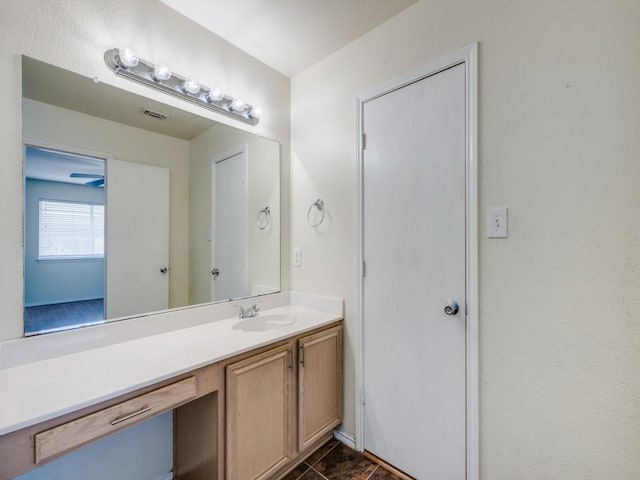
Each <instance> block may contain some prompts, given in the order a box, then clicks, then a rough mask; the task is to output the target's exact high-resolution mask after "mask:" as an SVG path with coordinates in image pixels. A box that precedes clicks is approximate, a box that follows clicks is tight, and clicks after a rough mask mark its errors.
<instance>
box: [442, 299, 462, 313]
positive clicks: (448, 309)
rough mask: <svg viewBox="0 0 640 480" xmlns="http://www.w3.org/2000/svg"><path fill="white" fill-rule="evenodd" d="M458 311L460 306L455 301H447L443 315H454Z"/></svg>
mask: <svg viewBox="0 0 640 480" xmlns="http://www.w3.org/2000/svg"><path fill="white" fill-rule="evenodd" d="M458 310H460V305H458V302H456V301H455V300H449V301H448V302H447V303H446V305H445V306H444V313H446V314H447V315H455V314H456V313H458Z"/></svg>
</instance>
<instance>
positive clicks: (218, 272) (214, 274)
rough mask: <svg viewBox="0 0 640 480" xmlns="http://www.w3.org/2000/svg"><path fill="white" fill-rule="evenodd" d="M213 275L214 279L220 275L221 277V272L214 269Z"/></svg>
mask: <svg viewBox="0 0 640 480" xmlns="http://www.w3.org/2000/svg"><path fill="white" fill-rule="evenodd" d="M211 275H213V276H214V277H217V276H218V275H220V270H218V269H217V268H214V269H213V270H211Z"/></svg>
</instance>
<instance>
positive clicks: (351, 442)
mask: <svg viewBox="0 0 640 480" xmlns="http://www.w3.org/2000/svg"><path fill="white" fill-rule="evenodd" d="M333 438H335V439H336V440H338V441H339V442H340V443H344V444H345V445H346V446H347V447H349V448H350V449H352V450H355V449H356V440H355V439H354V438H353V437H351V436H350V435H347V434H346V433H344V432H342V431H340V430H334V431H333Z"/></svg>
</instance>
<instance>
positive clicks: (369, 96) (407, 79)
mask: <svg viewBox="0 0 640 480" xmlns="http://www.w3.org/2000/svg"><path fill="white" fill-rule="evenodd" d="M460 64H465V65H466V104H467V109H466V120H465V121H466V132H467V135H466V140H465V141H466V146H465V157H466V182H465V193H466V201H465V207H466V234H465V237H466V238H465V240H466V259H465V260H466V261H465V263H466V291H467V298H466V302H467V305H466V306H467V309H466V310H467V312H466V313H467V314H466V402H465V403H466V471H467V475H466V478H467V480H478V479H479V478H480V471H479V470H480V459H479V425H480V421H479V338H478V44H477V43H473V44H471V45H468V46H466V47H464V48H462V49H461V50H458V51H457V52H454V53H452V54H450V55H447V56H445V57H442V58H439V59H437V60H435V61H433V62H431V63H429V64H427V65H426V66H424V67H422V68H420V69H418V70H415V71H412V72H409V73H406V74H404V75H401V76H399V77H397V78H394V79H393V80H390V81H388V82H384V83H382V84H381V85H378V86H376V87H374V88H372V89H370V90H368V91H366V92H364V93H363V94H362V95H359V96H358V97H356V124H357V126H356V133H357V136H356V162H357V163H356V192H357V195H356V231H357V232H356V245H355V248H356V301H355V318H356V325H357V333H356V342H357V350H356V351H357V352H358V353H357V356H356V372H355V376H356V392H355V400H356V405H355V411H356V432H355V433H356V438H355V446H356V449H357V450H358V451H363V450H364V328H365V326H364V318H363V302H364V291H363V284H364V282H363V278H362V277H363V276H364V258H363V253H364V248H363V247H364V243H363V242H364V230H363V227H364V201H363V200H364V197H363V195H364V188H363V187H364V183H363V161H364V153H363V147H364V143H363V142H364V138H363V120H364V104H365V103H366V102H368V101H370V100H373V99H375V98H378V97H380V96H382V95H385V94H387V93H390V92H392V91H394V90H398V89H400V88H402V87H405V86H407V85H410V84H412V83H415V82H417V81H420V80H422V79H424V78H427V77H429V76H432V75H435V74H437V73H439V72H442V71H443V70H446V69H448V68H451V67H454V66H456V65H460Z"/></svg>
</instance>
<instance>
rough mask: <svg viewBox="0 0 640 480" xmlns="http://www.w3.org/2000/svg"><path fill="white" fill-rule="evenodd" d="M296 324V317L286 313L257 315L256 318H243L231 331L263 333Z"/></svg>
mask: <svg viewBox="0 0 640 480" xmlns="http://www.w3.org/2000/svg"><path fill="white" fill-rule="evenodd" d="M295 322H296V317H295V316H293V315H289V314H287V313H277V314H266V315H258V316H257V317H251V318H245V319H244V320H241V321H239V322H238V323H236V324H235V325H234V326H233V327H232V328H233V330H242V331H243V332H264V331H266V330H277V329H278V328H284V327H288V326H290V325H293V324H294V323H295Z"/></svg>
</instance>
